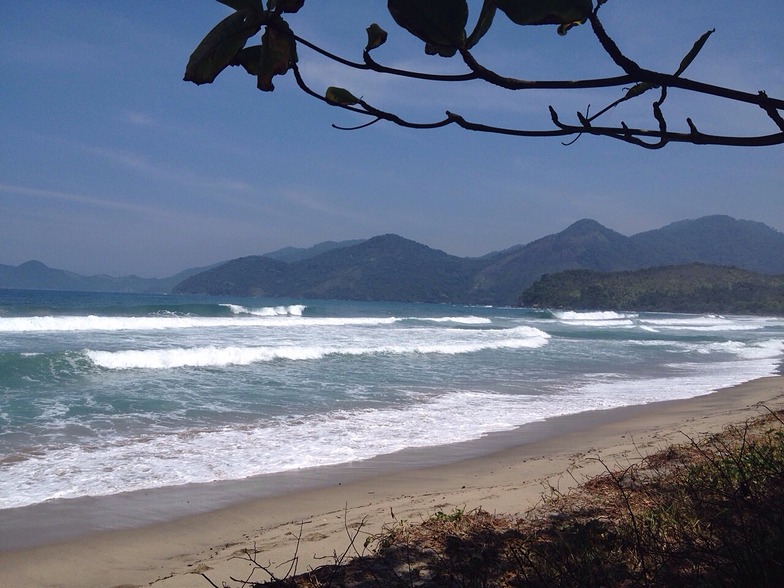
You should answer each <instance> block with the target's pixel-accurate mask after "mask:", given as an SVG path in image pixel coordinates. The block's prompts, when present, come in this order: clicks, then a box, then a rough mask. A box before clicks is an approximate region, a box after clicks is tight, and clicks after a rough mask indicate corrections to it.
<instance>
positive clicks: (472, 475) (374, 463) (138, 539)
mask: <svg viewBox="0 0 784 588" xmlns="http://www.w3.org/2000/svg"><path fill="white" fill-rule="evenodd" d="M782 406H784V378H783V377H781V376H776V377H770V378H763V379H759V380H755V381H753V382H748V383H746V384H743V385H740V386H736V387H733V388H728V389H725V390H721V391H719V392H716V393H713V394H709V395H706V396H701V397H697V398H693V399H689V400H679V401H670V402H660V403H655V404H650V405H645V406H636V407H627V408H622V409H614V410H607V411H595V412H588V413H581V414H579V415H573V416H566V417H558V418H553V419H549V420H547V421H545V422H542V423H536V424H533V425H529V426H526V427H521V428H520V429H518V430H516V431H514V432H510V433H503V434H498V435H493V436H490V437H488V438H487V439H483V440H482V441H478V442H474V443H467V444H460V445H459V446H454V447H447V448H440V449H435V450H431V451H418V452H408V453H406V452H403V453H402V454H396V455H395V456H387V457H385V458H379V459H377V460H371V461H370V462H368V463H363V464H360V465H359V466H356V465H354V466H347V467H343V468H325V469H324V470H323V471H322V470H320V471H318V472H301V473H299V474H292V475H291V476H288V477H284V478H281V479H279V480H278V485H277V486H275V487H274V490H273V491H270V490H267V492H266V493H267V495H266V496H263V495H262V494H263V493H258V494H257V492H256V490H255V488H257V485H258V482H257V483H256V486H254V484H253V482H252V481H248V482H246V483H244V485H242V484H240V485H236V486H234V487H232V489H231V490H227V491H225V492H223V493H222V494H214V493H212V494H211V493H210V492H209V491H205V490H204V489H201V492H198V491H194V492H193V493H192V494H188V493H187V491H184V490H181V491H179V492H178V493H175V494H169V495H167V494H165V493H158V494H156V493H150V495H149V496H146V497H145V496H138V495H137V496H136V497H135V500H133V501H128V500H123V499H122V498H120V499H114V502H112V501H111V500H108V501H103V502H102V503H101V504H102V506H100V508H96V509H95V510H93V509H92V508H91V506H90V505H91V503H90V502H84V503H81V504H79V505H77V506H76V507H75V508H71V509H70V510H68V511H67V512H68V515H67V516H70V517H72V518H71V519H68V518H67V517H66V515H65V514H63V513H64V512H66V511H65V510H63V508H61V509H60V510H59V511H58V510H56V509H55V510H52V511H51V513H52V514H47V513H46V511H45V510H42V511H41V512H42V513H44V514H39V517H38V518H39V519H41V520H43V521H44V522H41V521H40V520H39V521H38V522H37V523H36V524H33V523H31V525H30V527H31V528H32V530H31V531H30V533H31V536H30V537H25V534H24V532H23V531H24V526H25V525H24V522H25V521H24V516H21V515H20V516H21V518H20V517H17V519H16V520H14V519H13V517H12V516H11V517H10V518H9V520H10V521H12V523H13V524H11V523H9V524H7V525H4V526H3V527H2V529H3V530H2V531H0V533H2V534H4V535H6V534H18V535H19V541H20V545H24V544H25V543H37V545H35V546H32V547H16V548H14V547H10V548H7V549H6V550H5V551H2V552H0V585H3V586H10V585H16V586H26V587H33V586H36V587H37V586H40V587H48V586H52V587H54V586H80V587H92V586H95V587H99V586H100V587H120V586H124V587H127V586H155V587H160V588H178V587H185V586H188V587H190V586H209V583H208V582H207V581H206V580H205V579H204V578H203V577H201V576H200V575H197V574H199V573H205V574H206V575H207V576H208V577H209V578H210V579H211V580H212V581H213V582H215V583H216V584H217V585H220V584H221V582H222V581H226V582H229V581H230V578H232V577H233V578H238V579H240V578H241V579H247V577H248V574H249V573H250V571H251V566H250V564H249V563H248V562H247V561H244V560H242V559H239V558H237V557H236V555H237V554H239V553H240V552H241V551H242V550H243V549H246V548H250V549H253V548H254V547H255V549H257V550H259V551H260V555H259V561H260V562H262V563H264V565H267V564H269V568H270V569H271V570H273V572H274V573H275V574H276V575H278V576H285V575H286V571H287V570H288V569H289V567H290V565H291V564H290V563H289V562H290V560H291V559H292V557H294V555H295V554H296V555H297V557H298V560H297V571H299V572H304V571H306V570H308V569H309V568H312V567H316V566H319V565H323V564H325V563H331V561H332V559H331V557H330V556H332V554H334V553H338V554H340V553H343V551H344V550H345V549H346V548H347V546H348V545H349V535H353V534H355V533H358V535H357V537H358V539H357V541H356V544H357V546H358V547H359V548H361V546H362V544H363V542H364V539H365V537H366V536H367V534H369V533H374V532H377V531H379V530H380V529H381V528H382V526H383V525H384V524H390V523H394V522H395V520H402V519H405V520H407V521H412V522H415V521H419V520H422V519H424V518H426V517H428V516H430V515H432V514H434V513H435V512H437V511H439V510H440V511H443V512H451V511H452V510H453V509H455V508H460V509H463V508H465V509H469V510H470V509H475V508H480V507H481V508H482V509H484V510H486V511H489V512H503V513H510V514H515V513H523V512H525V511H526V510H528V509H530V508H531V507H533V506H535V505H536V504H537V502H538V501H539V500H540V499H541V496H542V494H543V493H544V492H546V491H547V489H548V488H549V487H550V486H553V487H556V488H558V489H559V490H561V491H564V490H567V489H568V488H569V487H572V486H574V485H575V484H577V483H578V482H580V481H582V480H584V479H586V478H588V477H591V476H593V475H596V474H598V473H600V472H601V471H603V469H604V465H603V464H609V465H615V464H626V463H629V462H630V461H634V460H636V459H638V458H639V456H640V455H644V454H648V453H651V452H652V451H655V450H657V449H661V448H663V447H665V446H666V445H668V444H671V443H683V442H686V441H687V437H686V436H687V435H688V436H690V437H698V436H701V435H704V434H707V433H711V432H716V431H719V430H721V429H722V428H724V427H725V426H726V425H727V424H730V423H739V422H743V421H744V420H747V419H749V418H752V417H755V416H758V415H760V414H762V413H764V412H766V408H765V407H768V408H771V409H776V408H782ZM438 464H440V465H438ZM266 486H267V487H268V486H269V484H267V485H266ZM237 488H240V489H241V491H238V490H237ZM254 495H257V496H262V497H257V496H254ZM232 497H233V498H232ZM191 498H192V499H193V505H192V506H191V507H190V510H196V511H202V512H201V513H199V512H197V513H195V514H193V513H191V514H185V515H184V516H179V515H178V514H177V513H180V512H182V513H188V511H189V508H188V507H184V503H185V502H187V503H190V502H191V500H190V499H191ZM145 500H146V501H147V502H148V503H149V502H152V501H154V502H157V503H158V505H159V506H158V510H157V511H156V510H155V509H152V510H151V511H145V510H143V509H139V506H138V505H139V504H144V502H145ZM211 504H212V505H218V506H220V508H218V509H217V510H212V511H210V512H203V511H205V510H208V509H209V506H210V505H211ZM124 505H125V506H124ZM133 505H135V506H133ZM221 505H222V506H221ZM161 510H163V511H169V517H168V518H172V517H174V516H177V517H178V518H176V519H175V520H168V521H167V520H163V522H154V521H155V520H156V518H157V519H166V518H167V517H166V516H163V515H162V514H161V512H160V511H161ZM74 511H75V512H74ZM26 512H35V511H26ZM96 512H104V513H110V512H111V513H112V516H111V517H109V516H108V514H106V518H107V522H106V524H105V528H108V529H109V530H103V531H96V530H95V529H96V528H101V521H96V522H95V524H94V525H93V526H92V527H89V526H85V527H79V525H77V524H76V523H73V526H74V531H73V533H74V534H75V535H76V537H75V538H74V537H69V536H68V533H67V529H68V526H69V524H70V523H68V521H69V520H71V521H78V520H84V519H90V518H91V513H92V516H94V517H97V516H98V515H96V514H95V513H96ZM58 517H59V518H60V520H59V523H60V524H59V527H60V528H61V529H62V528H65V531H61V533H60V535H61V536H58V535H57V534H53V533H52V534H47V529H46V520H47V518H48V520H49V521H51V523H52V525H55V523H57V522H58ZM63 517H65V518H63ZM99 518H100V517H99ZM108 519H111V520H108ZM118 521H120V522H119V523H118ZM123 521H124V522H123ZM129 521H131V522H134V524H130V523H129ZM55 526H56V525H55ZM112 527H114V528H112ZM90 529H92V530H90ZM5 539H6V541H4V543H5V544H7V545H13V541H12V540H11V541H9V539H13V537H9V536H8V535H6V537H5ZM298 544H299V545H298ZM297 545H298V546H297ZM252 579H253V580H256V581H262V580H265V579H267V577H266V576H265V575H264V574H263V573H261V572H256V573H255V574H254V575H253V577H252Z"/></svg>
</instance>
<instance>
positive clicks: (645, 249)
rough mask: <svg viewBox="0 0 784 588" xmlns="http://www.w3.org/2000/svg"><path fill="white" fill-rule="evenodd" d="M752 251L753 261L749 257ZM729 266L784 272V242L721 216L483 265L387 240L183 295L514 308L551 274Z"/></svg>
mask: <svg viewBox="0 0 784 588" xmlns="http://www.w3.org/2000/svg"><path fill="white" fill-rule="evenodd" d="M744 243H749V251H752V252H754V255H747V256H744V255H743V254H742V252H743V250H744V249H743V247H744V246H743V244H744ZM254 260H256V261H254ZM673 260H674V261H673ZM716 260H719V261H716ZM724 260H727V262H729V261H731V262H732V263H734V264H735V265H737V266H738V267H742V268H746V269H752V270H756V271H764V272H767V273H780V272H784V269H779V268H780V266H781V264H782V263H784V261H783V260H784V234H782V233H779V232H778V231H775V230H773V229H771V228H770V227H768V226H766V225H764V224H762V223H753V222H750V221H736V220H734V219H732V218H730V217H721V216H714V217H705V218H703V219H697V220H693V221H682V222H680V223H674V224H673V225H668V226H667V227H664V228H662V229H659V230H658V231H648V232H646V233H640V234H638V235H635V236H632V237H626V236H624V235H622V234H620V233H618V232H616V231H613V230H611V229H608V228H607V227H604V226H602V225H601V224H599V223H598V222H596V221H593V220H589V219H583V220H580V221H577V222H576V223H574V224H572V225H571V226H569V227H567V228H566V229H565V230H563V231H561V232H560V233H556V234H553V235H548V236H547V237H544V238H542V239H538V240H536V241H533V242H531V243H529V244H527V245H518V246H516V247H512V248H510V249H506V250H504V251H499V252H495V253H492V254H488V255H485V256H484V257H480V258H460V257H455V256H451V255H448V254H446V253H444V252H443V251H437V250H434V249H431V248H429V247H426V246H425V245H421V244H419V243H415V242H413V241H409V240H407V239H404V238H402V237H399V236H397V235H383V236H380V237H375V238H373V239H369V240H367V241H363V242H360V243H359V244H357V245H350V246H346V247H339V248H332V249H330V250H329V251H327V252H326V253H323V254H320V255H314V256H310V257H308V258H307V259H304V260H302V261H296V262H292V263H289V264H286V265H283V266H281V265H273V264H270V263H269V261H270V260H268V259H267V258H258V257H256V258H243V259H242V260H235V261H232V262H228V263H227V264H225V265H224V266H221V267H219V268H215V269H214V270H211V271H209V272H206V273H205V274H200V275H197V276H194V277H193V278H191V279H189V280H186V281H185V282H183V283H181V284H179V285H178V286H177V287H176V289H175V291H176V292H182V293H206V294H229V293H233V294H238V295H266V296H294V297H305V298H307V297H310V298H345V299H354V300H400V301H418V302H440V301H449V302H464V303H471V304H501V305H503V304H513V303H514V302H515V301H516V300H517V299H518V297H519V296H520V293H521V292H522V291H523V290H524V289H525V288H527V287H528V286H530V285H531V284H533V283H534V282H535V281H536V280H537V279H539V277H540V276H542V275H543V274H548V273H549V274H552V273H556V272H560V271H564V270H569V269H590V270H595V271H600V272H614V271H621V270H636V269H640V268H646V267H654V266H661V265H673V264H677V263H687V262H692V261H697V262H702V263H714V264H719V263H720V264H724V263H725V261H724Z"/></svg>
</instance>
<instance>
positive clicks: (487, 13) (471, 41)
mask: <svg viewBox="0 0 784 588" xmlns="http://www.w3.org/2000/svg"><path fill="white" fill-rule="evenodd" d="M495 10H496V5H495V0H485V1H484V3H483V4H482V11H481V12H480V13H479V20H477V21H476V26H475V27H474V30H473V32H472V33H471V35H470V36H469V37H468V41H466V49H470V48H471V47H473V46H474V45H476V44H477V43H478V42H479V39H481V38H482V37H484V36H485V33H486V32H487V31H488V30H490V25H492V24H493V17H495Z"/></svg>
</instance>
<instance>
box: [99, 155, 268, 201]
mask: <svg viewBox="0 0 784 588" xmlns="http://www.w3.org/2000/svg"><path fill="white" fill-rule="evenodd" d="M84 148H85V149H86V150H87V151H89V152H90V153H93V154H94V155H97V156H99V157H102V158H104V159H107V160H109V161H112V162H114V163H116V164H118V165H120V166H122V167H125V168H127V169H130V170H133V171H136V172H139V173H141V174H144V175H147V176H149V177H151V178H153V179H156V180H165V181H169V182H173V183H176V184H179V185H182V186H186V187H190V188H194V187H198V188H208V189H210V190H216V191H221V192H250V191H252V190H253V185H251V184H249V183H248V182H243V181H241V180H236V179H231V178H215V177H211V176H206V175H204V174H200V173H197V172H194V171H193V170H192V169H182V168H177V167H175V166H172V165H171V164H162V163H157V162H153V161H152V160H150V159H149V158H147V157H145V156H143V155H140V154H138V153H134V152H131V151H122V150H118V149H109V148H107V147H97V146H85V147H84Z"/></svg>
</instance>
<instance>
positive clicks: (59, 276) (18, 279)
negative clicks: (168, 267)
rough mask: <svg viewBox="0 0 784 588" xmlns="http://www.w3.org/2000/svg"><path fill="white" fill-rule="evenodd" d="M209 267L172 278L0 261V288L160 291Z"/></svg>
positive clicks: (187, 271) (182, 273) (36, 263)
mask: <svg viewBox="0 0 784 588" xmlns="http://www.w3.org/2000/svg"><path fill="white" fill-rule="evenodd" d="M206 269H209V268H208V267H199V268H192V269H188V270H185V271H182V272H180V273H178V274H175V275H173V276H170V277H168V278H140V277H139V276H133V275H131V276H121V277H114V276H107V275H103V274H99V275H94V276H83V275H80V274H76V273H74V272H69V271H65V270H61V269H55V268H51V267H49V266H47V265H46V264H44V263H41V262H40V261H35V260H33V261H26V262H25V263H22V264H20V265H17V266H12V265H2V264H0V288H17V289H21V290H73V291H83V292H156V293H168V292H171V290H172V288H174V286H176V285H177V284H179V283H180V282H182V281H183V280H185V279H186V278H188V277H190V276H192V275H194V274H198V273H200V272H203V271H204V270H206Z"/></svg>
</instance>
